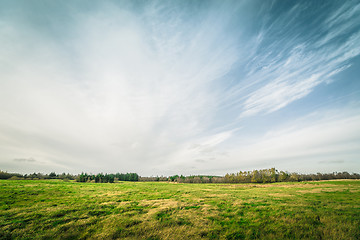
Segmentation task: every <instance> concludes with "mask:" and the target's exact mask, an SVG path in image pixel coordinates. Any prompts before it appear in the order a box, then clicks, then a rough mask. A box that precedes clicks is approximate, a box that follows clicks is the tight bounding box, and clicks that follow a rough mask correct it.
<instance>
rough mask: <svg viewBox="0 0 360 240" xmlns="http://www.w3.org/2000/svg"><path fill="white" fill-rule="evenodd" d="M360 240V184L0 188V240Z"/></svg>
mask: <svg viewBox="0 0 360 240" xmlns="http://www.w3.org/2000/svg"><path fill="white" fill-rule="evenodd" d="M200 238H205V239H360V181H321V182H304V183H273V184H173V183H161V182H156V183H150V182H136V183H132V182H121V183H115V184H106V183H105V184H99V183H98V184H96V183H76V182H62V181H60V180H47V181H45V180H44V181H40V180H39V181H36V180H33V181H31V180H29V181H27V180H19V181H9V180H2V181H0V239H200Z"/></svg>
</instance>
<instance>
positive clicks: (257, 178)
mask: <svg viewBox="0 0 360 240" xmlns="http://www.w3.org/2000/svg"><path fill="white" fill-rule="evenodd" d="M0 179H13V180H17V179H32V180H37V179H62V180H65V181H69V180H74V181H77V182H94V183H114V182H118V181H133V182H136V181H142V182H174V183H272V182H300V181H318V180H331V179H360V174H358V173H352V174H350V173H348V172H333V173H316V174H300V173H290V172H287V171H278V170H276V169H275V168H269V169H261V170H253V171H239V172H237V173H228V174H226V175H225V176H211V175H191V176H183V175H173V176H156V177H141V176H139V175H138V174H137V173H115V174H112V173H111V174H108V173H105V174H103V173H98V174H87V173H81V174H76V175H72V174H69V173H62V174H56V173H55V172H51V173H50V174H42V173H31V174H19V173H8V172H5V171H1V170H0Z"/></svg>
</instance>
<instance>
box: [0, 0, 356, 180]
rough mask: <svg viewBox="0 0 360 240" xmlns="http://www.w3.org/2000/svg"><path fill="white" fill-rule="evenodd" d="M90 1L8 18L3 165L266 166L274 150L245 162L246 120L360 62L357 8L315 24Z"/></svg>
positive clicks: (243, 11) (230, 7)
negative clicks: (263, 161) (265, 159)
mask: <svg viewBox="0 0 360 240" xmlns="http://www.w3.org/2000/svg"><path fill="white" fill-rule="evenodd" d="M82 3H84V5H81V4H80V5H81V6H80V5H70V4H69V5H67V4H59V3H58V2H56V1H55V2H54V3H51V4H50V3H49V4H44V5H41V6H40V5H37V4H30V5H26V6H27V7H24V6H25V5H23V4H25V3H8V4H7V5H6V4H5V5H4V7H3V8H1V9H2V10H1V9H0V13H1V14H0V16H1V17H0V44H1V46H2V52H1V54H0V61H1V64H0V84H1V88H0V102H1V105H0V141H1V144H0V151H1V152H2V155H1V157H0V164H1V165H0V167H6V168H8V169H9V170H12V169H14V170H16V169H19V168H20V165H21V164H22V163H29V164H28V165H30V162H29V161H23V162H21V161H14V159H28V158H26V156H31V157H32V158H33V159H36V163H40V162H41V163H44V164H38V165H39V168H41V167H42V169H44V170H46V171H48V170H49V171H51V170H52V168H56V169H58V171H71V172H78V171H92V172H99V171H114V169H117V171H137V172H139V173H140V174H145V175H147V174H150V175H151V174H168V173H178V172H177V171H180V170H181V171H182V173H184V174H186V173H201V172H203V171H202V170H204V171H205V170H206V171H208V172H211V169H215V168H216V167H218V168H219V169H223V168H225V167H227V166H238V160H237V159H238V156H239V157H240V159H242V160H241V161H243V162H244V163H247V162H251V161H253V162H259V161H260V160H261V159H263V158H262V156H260V155H256V154H255V153H253V152H252V151H254V152H256V151H257V150H256V149H255V147H259V148H261V149H266V147H265V145H266V144H270V145H271V144H273V142H274V141H275V140H271V141H266V140H264V139H255V140H253V141H256V140H258V141H259V144H260V143H261V144H263V145H261V144H260V145H259V144H257V145H253V147H250V148H249V150H246V151H245V150H241V151H240V150H239V151H240V153H238V152H237V151H238V150H237V148H234V147H233V146H238V148H239V149H243V146H242V145H240V144H239V142H237V141H240V142H244V140H243V139H242V138H241V136H242V134H245V136H244V138H246V137H248V138H249V139H251V138H252V136H250V135H246V134H247V131H248V129H253V128H256V127H255V126H254V125H253V124H256V123H251V122H247V123H246V119H251V118H249V117H253V118H256V117H259V118H258V119H261V118H262V117H267V116H269V115H270V114H269V113H275V112H277V111H278V110H280V109H286V107H290V106H291V103H293V102H294V101H296V100H299V99H303V98H305V97H306V96H308V95H309V94H310V93H311V92H313V91H314V90H316V87H317V86H322V84H328V83H330V82H332V81H331V79H334V78H336V74H339V73H341V72H344V71H345V70H347V69H351V66H352V64H353V62H352V60H353V59H354V58H355V57H357V56H358V55H359V54H360V44H359V43H360V32H359V31H358V29H357V28H358V27H359V23H358V22H359V21H357V19H358V15H359V14H358V13H359V4H358V5H355V6H354V7H352V6H350V4H349V3H344V4H342V5H341V7H337V8H334V7H332V8H329V9H327V10H328V11H320V10H316V11H314V15H312V16H310V19H315V20H314V21H309V17H308V16H307V15H306V14H307V13H308V12H309V11H308V10H309V8H311V5H310V4H307V3H297V4H294V5H292V4H290V5H292V6H288V7H286V8H284V9H281V6H280V5H281V4H280V5H279V2H277V1H273V2H272V3H264V2H262V1H243V2H239V1H224V2H219V1H210V2H192V1H169V2H163V1H149V2H144V3H138V2H132V1H124V2H116V1H106V2H101V3H96V4H89V3H86V2H85V1H84V2H82ZM60 5H61V6H60ZM285 5H286V4H285ZM330 5H331V4H330ZM3 9H10V10H11V11H5V10H3ZM255 10H256V11H255ZM43 11H46V12H49V13H54V14H53V15H52V14H47V15H46V14H41V13H42V12H43ZM9 12H12V14H9ZM45 23H48V24H45ZM307 27H308V28H309V31H308V30H307V29H306V28H307ZM239 116H240V118H239ZM244 119H245V121H244ZM287 120H288V121H290V120H289V119H287ZM259 121H260V120H259ZM254 122H256V121H254ZM309 124H310V123H309ZM310 125H311V124H310ZM310 125H309V126H300V127H301V129H302V130H303V131H304V132H303V133H298V134H300V135H301V134H304V136H305V135H306V136H308V131H310V130H306V129H310ZM307 127H309V128H307ZM333 127H335V123H334V124H333V125H331V126H329V129H328V130H329V131H330V130H331V129H332V128H333ZM354 127H355V126H354ZM259 128H261V129H262V131H265V132H262V133H257V137H259V136H263V135H264V134H265V133H268V132H269V131H271V130H272V127H271V126H270V124H269V126H266V127H264V126H259ZM264 129H265V130H264ZM299 131H300V130H299ZM331 131H334V130H331ZM305 132H306V134H305ZM315 132H316V131H315ZM325 133H326V131H324V132H321V133H319V134H324V135H326V134H325ZM334 134H335V133H334ZM336 134H339V135H341V136H342V133H341V132H336ZM287 136H288V138H287V139H285V138H286V137H285V135H284V136H283V138H281V139H282V140H284V141H285V140H286V141H290V138H291V137H296V136H297V135H296V134H295V133H291V134H290V133H289V134H288V135H287ZM239 139H240V140H239ZM281 139H280V140H278V142H277V146H279V149H278V150H269V151H270V152H269V155H271V156H273V157H272V158H269V159H275V158H276V156H277V154H278V152H277V151H280V149H282V150H284V151H285V150H286V149H283V148H281V147H280V141H282V140H281ZM319 141H321V139H319ZM297 144H300V145H301V142H297ZM338 144H340V143H338ZM339 146H340V145H339ZM294 148H295V147H294ZM300 149H301V150H300ZM302 149H303V148H299V149H298V150H296V151H295V150H294V151H293V152H294V154H293V155H291V156H290V155H284V154H280V155H281V157H286V156H289V157H295V156H300V155H301V151H302ZM324 151H325V150H324ZM295 152H296V154H295ZM237 154H239V155H237ZM319 154H320V153H319ZM280 155H278V156H280ZM19 156H25V158H20V157H19ZM259 159H260V160H259ZM257 160H259V161H257ZM205 163H206V164H205ZM204 164H205V165H207V167H206V168H204ZM33 165H36V164H35V163H34V164H33ZM40 165H42V166H40ZM189 166H191V167H189ZM25 168H26V167H24V168H23V169H25ZM28 169H29V168H28ZM32 169H33V168H32ZM187 169H191V171H190V170H189V171H188V170H187ZM25 170H26V169H25ZM25 170H24V171H25ZM195 171H197V172H195ZM224 171H225V170H224Z"/></svg>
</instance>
